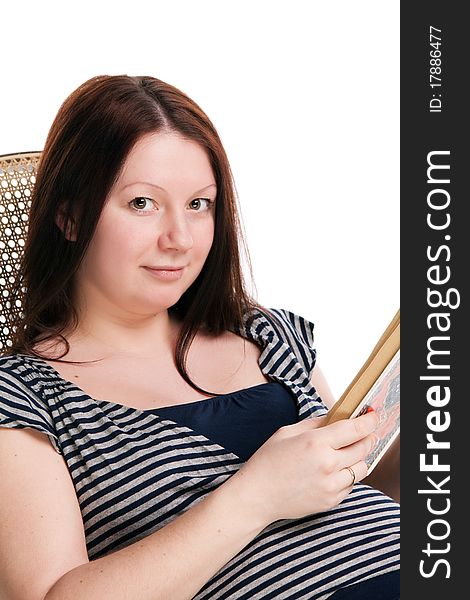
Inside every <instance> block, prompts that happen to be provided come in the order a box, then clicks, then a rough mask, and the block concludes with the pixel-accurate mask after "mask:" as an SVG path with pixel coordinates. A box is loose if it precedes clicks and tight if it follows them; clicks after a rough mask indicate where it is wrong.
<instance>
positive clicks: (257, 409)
mask: <svg viewBox="0 0 470 600" xmlns="http://www.w3.org/2000/svg"><path fill="white" fill-rule="evenodd" d="M153 412H155V413H157V414H158V415H160V416H162V417H163V418H167V419H171V420H172V421H174V422H175V423H178V424H179V425H184V426H185V427H189V428H190V429H192V430H193V431H195V432H196V433H200V434H202V435H204V436H205V437H206V438H208V439H210V440H212V441H213V442H216V443H217V444H219V445H220V446H223V447H224V448H226V449H227V450H229V451H230V452H233V454H236V455H237V456H238V457H240V458H241V459H242V460H244V461H246V460H248V459H249V458H250V457H251V456H252V455H253V454H254V453H255V452H256V450H258V448H259V447H260V446H262V445H263V444H264V442H265V441H266V440H268V439H269V438H270V437H271V436H272V434H273V433H275V432H276V431H277V430H278V429H279V428H280V427H282V426H283V425H292V424H293V423H297V422H298V420H299V416H298V408H297V403H296V400H295V396H293V395H292V394H291V393H290V392H289V390H287V388H285V387H284V386H283V385H282V384H280V383H278V382H275V381H270V382H268V383H261V384H259V385H255V386H253V387H249V388H245V389H243V390H237V391H236V392H231V393H229V394H223V395H221V396H214V397H212V398H206V399H205V400H199V401H197V402H188V403H186V404H177V405H174V406H166V407H164V408H157V409H155V410H154V411H153Z"/></svg>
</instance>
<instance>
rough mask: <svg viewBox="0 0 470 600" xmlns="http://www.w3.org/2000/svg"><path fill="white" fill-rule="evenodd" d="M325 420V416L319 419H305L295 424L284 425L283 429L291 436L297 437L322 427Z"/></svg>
mask: <svg viewBox="0 0 470 600" xmlns="http://www.w3.org/2000/svg"><path fill="white" fill-rule="evenodd" d="M325 420H326V415H322V416H321V417H307V418H306V419H302V420H301V421H298V422H297V423H292V424H291V425H285V426H284V427H283V429H284V430H285V431H286V432H288V433H290V434H291V435H299V433H303V432H304V431H312V429H318V428H319V427H323V426H324V423H325Z"/></svg>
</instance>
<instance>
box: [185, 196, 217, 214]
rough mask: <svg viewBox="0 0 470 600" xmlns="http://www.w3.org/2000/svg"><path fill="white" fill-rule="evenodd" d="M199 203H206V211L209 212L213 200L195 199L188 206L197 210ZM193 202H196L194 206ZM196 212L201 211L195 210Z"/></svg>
mask: <svg viewBox="0 0 470 600" xmlns="http://www.w3.org/2000/svg"><path fill="white" fill-rule="evenodd" d="M201 201H202V202H205V203H206V208H207V210H210V208H211V206H212V205H213V204H214V200H210V199H209V198H195V199H194V200H191V202H190V203H189V204H190V206H191V205H192V206H193V208H198V207H200V206H201ZM194 202H196V206H195V205H194ZM196 212H202V211H200V210H197V211H196Z"/></svg>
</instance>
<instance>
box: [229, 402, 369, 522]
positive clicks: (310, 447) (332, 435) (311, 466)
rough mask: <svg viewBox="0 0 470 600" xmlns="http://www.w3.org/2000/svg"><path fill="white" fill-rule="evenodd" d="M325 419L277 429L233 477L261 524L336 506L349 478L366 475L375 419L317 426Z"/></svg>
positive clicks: (347, 488) (348, 488) (349, 486)
mask: <svg viewBox="0 0 470 600" xmlns="http://www.w3.org/2000/svg"><path fill="white" fill-rule="evenodd" d="M323 422H324V417H314V418H310V419H304V420H303V421H300V422H299V423H294V424H293V425H286V426H284V427H281V428H280V429H278V430H277V431H276V433H274V434H273V435H272V436H271V437H270V438H269V439H268V440H267V441H266V442H265V443H264V444H263V445H262V446H261V447H260V448H259V449H258V450H257V451H256V452H255V453H254V454H253V456H252V457H251V458H250V459H249V460H248V461H247V462H246V463H245V464H244V465H243V467H241V468H240V469H239V471H238V472H237V473H236V474H235V475H234V476H233V477H234V478H237V479H238V482H239V484H240V485H242V486H246V487H245V488H244V490H245V492H246V494H247V496H248V497H249V498H250V503H252V507H253V509H254V510H256V511H260V515H261V516H262V518H263V519H265V522H267V523H272V522H273V521H277V520H279V519H297V518H301V517H304V516H307V515H310V514H313V513H318V512H323V511H326V510H328V509H330V508H332V507H334V506H337V505H338V504H339V503H340V502H341V501H342V500H343V499H344V498H345V497H346V496H347V495H348V494H349V493H350V491H351V489H352V483H353V481H352V476H351V472H350V471H349V470H348V468H347V467H351V468H352V469H353V471H354V474H355V481H360V480H361V479H362V478H364V477H365V475H366V473H367V465H366V463H365V462H364V459H365V457H366V456H367V455H368V453H369V452H370V450H371V449H372V448H373V446H374V445H375V443H376V438H375V436H374V435H373V431H374V430H375V428H376V427H377V424H378V419H377V416H376V415H375V413H368V414H365V415H362V416H360V417H357V418H356V419H348V420H343V421H338V422H336V423H332V424H331V425H325V426H322V423H323Z"/></svg>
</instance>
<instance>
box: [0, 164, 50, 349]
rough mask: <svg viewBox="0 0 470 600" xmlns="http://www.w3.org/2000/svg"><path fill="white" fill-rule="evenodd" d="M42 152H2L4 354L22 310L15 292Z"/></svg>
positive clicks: (0, 338)
mask: <svg viewBox="0 0 470 600" xmlns="http://www.w3.org/2000/svg"><path fill="white" fill-rule="evenodd" d="M40 158H41V152H21V153H19V154H4V155H0V222H1V224H0V253H1V261H0V290H1V296H0V354H3V352H5V351H6V350H7V349H8V347H9V346H11V345H12V334H13V333H14V332H12V326H11V321H12V320H14V319H15V318H17V317H18V316H19V315H20V314H21V307H22V298H23V296H24V293H25V292H26V290H25V288H21V290H18V291H17V293H16V294H15V293H14V289H13V284H14V282H15V275H16V272H17V271H18V269H19V267H20V259H21V256H22V253H23V248H24V244H25V239H26V234H27V232H28V213H29V209H30V207H31V194H32V191H33V187H34V184H35V182H36V171H37V168H38V165H39V159H40Z"/></svg>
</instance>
